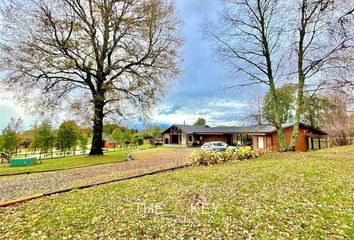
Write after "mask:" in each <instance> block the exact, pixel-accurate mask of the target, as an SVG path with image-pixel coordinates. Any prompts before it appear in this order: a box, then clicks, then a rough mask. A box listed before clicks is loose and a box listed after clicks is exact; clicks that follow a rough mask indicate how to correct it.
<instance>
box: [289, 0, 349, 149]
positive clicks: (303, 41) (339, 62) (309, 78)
mask: <svg viewBox="0 0 354 240" xmlns="http://www.w3.org/2000/svg"><path fill="white" fill-rule="evenodd" d="M341 2H342V1H333V0H299V8H298V9H299V10H298V11H299V14H298V15H299V21H298V26H297V27H296V29H297V30H296V31H297V38H298V39H297V42H296V52H297V75H298V76H297V78H298V81H297V97H296V103H295V106H296V109H295V124H294V128H293V133H292V136H291V141H290V146H289V149H290V150H295V143H296V139H297V136H298V133H299V123H300V120H301V112H302V111H303V104H304V90H305V89H306V83H308V82H311V84H310V85H317V86H321V85H322V84H323V83H322V82H321V81H318V79H316V77H317V78H318V77H320V76H321V75H322V76H323V75H325V74H326V72H331V71H333V69H335V70H337V71H350V70H351V69H352V66H353V65H352V64H353V59H351V60H349V61H348V59H346V52H347V51H348V48H349V49H352V47H353V40H354V38H353V37H354V35H353V31H352V30H349V31H345V33H343V32H340V31H341V30H342V29H341V27H340V22H339V20H338V15H341V16H343V14H345V12H346V11H347V9H343V6H341V5H340V3H341ZM341 11H343V14H340V12H341ZM351 27H352V26H351ZM351 51H352V50H351ZM349 52H350V51H349Z"/></svg>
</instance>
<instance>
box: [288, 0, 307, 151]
mask: <svg viewBox="0 0 354 240" xmlns="http://www.w3.org/2000/svg"><path fill="white" fill-rule="evenodd" d="M306 6H307V1H306V0H303V1H302V6H301V27H300V29H299V45H298V63H297V68H298V78H299V79H298V85H297V97H296V103H295V122H294V125H293V133H292V135H291V140H290V145H289V150H290V151H296V139H297V137H298V135H299V125H300V119H301V111H302V103H303V96H304V87H305V77H306V76H305V72H304V55H305V50H304V40H305V35H306V20H305V12H306Z"/></svg>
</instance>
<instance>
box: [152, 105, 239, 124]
mask: <svg viewBox="0 0 354 240" xmlns="http://www.w3.org/2000/svg"><path fill="white" fill-rule="evenodd" d="M245 107H246V104H245V103H242V102H240V101H238V100H229V101H226V100H224V99H217V98H215V99H208V98H205V99H204V101H203V100H200V101H198V102H197V103H196V104H194V105H187V106H179V107H178V108H177V109H175V111H164V109H174V106H169V105H167V104H163V105H161V106H159V107H158V108H156V110H155V111H154V113H153V119H154V120H155V121H156V123H159V124H161V123H164V124H183V123H186V124H193V123H194V122H195V121H196V120H197V119H198V118H199V117H202V118H205V119H206V121H207V124H209V125H212V126H217V125H230V126H232V125H241V124H242V121H241V119H240V118H241V113H242V111H243V109H244V108H245Z"/></svg>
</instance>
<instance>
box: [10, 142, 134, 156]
mask: <svg viewBox="0 0 354 240" xmlns="http://www.w3.org/2000/svg"><path fill="white" fill-rule="evenodd" d="M138 147H139V146H138V145H137V144H129V145H122V146H119V147H117V148H102V150H103V152H106V153H107V152H117V151H126V150H128V149H137V148H138ZM89 153H90V150H81V149H75V150H68V151H55V150H54V151H51V152H41V151H39V152H37V151H27V150H26V151H25V153H23V151H19V152H17V154H14V155H12V157H16V158H22V157H24V158H26V157H37V158H38V159H39V160H42V159H54V158H64V157H70V156H72V157H73V156H84V155H89Z"/></svg>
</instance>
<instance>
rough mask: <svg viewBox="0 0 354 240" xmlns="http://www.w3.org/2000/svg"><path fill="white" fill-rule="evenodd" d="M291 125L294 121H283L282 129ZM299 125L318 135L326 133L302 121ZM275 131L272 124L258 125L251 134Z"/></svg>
mask: <svg viewBox="0 0 354 240" xmlns="http://www.w3.org/2000/svg"><path fill="white" fill-rule="evenodd" d="M292 126H294V123H285V124H283V129H286V128H289V127H292ZM300 126H301V127H303V128H307V129H310V130H312V131H315V132H317V133H318V135H328V133H327V132H325V131H323V130H321V129H318V128H314V127H311V126H309V125H307V124H304V123H300ZM276 131H277V129H276V128H275V127H274V126H273V125H258V126H256V127H255V128H254V131H253V132H251V133H253V134H257V133H261V134H270V133H274V132H276Z"/></svg>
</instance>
